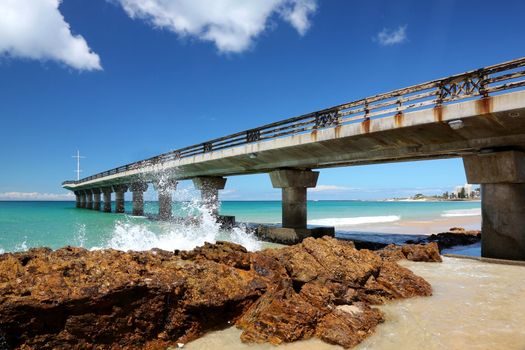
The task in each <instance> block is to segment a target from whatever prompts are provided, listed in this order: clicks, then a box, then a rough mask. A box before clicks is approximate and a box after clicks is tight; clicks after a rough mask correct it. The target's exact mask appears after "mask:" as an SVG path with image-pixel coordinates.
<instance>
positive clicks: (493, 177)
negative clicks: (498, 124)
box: [463, 151, 525, 260]
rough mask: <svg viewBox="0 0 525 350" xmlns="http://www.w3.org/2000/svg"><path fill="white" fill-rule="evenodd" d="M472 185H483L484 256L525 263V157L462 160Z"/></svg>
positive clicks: (502, 155)
mask: <svg viewBox="0 0 525 350" xmlns="http://www.w3.org/2000/svg"><path fill="white" fill-rule="evenodd" d="M463 164H464V166H465V171H466V174H467V180H468V182H469V183H479V184H481V215H482V217H481V219H482V224H481V255H482V256H483V257H488V258H497V259H511V260H525V153H524V152H520V151H503V152H495V153H489V154H482V155H471V156H465V157H463Z"/></svg>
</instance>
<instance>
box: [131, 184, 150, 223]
mask: <svg viewBox="0 0 525 350" xmlns="http://www.w3.org/2000/svg"><path fill="white" fill-rule="evenodd" d="M130 189H131V191H132V196H133V197H132V198H133V212H132V214H133V215H134V216H143V215H144V192H146V191H147V190H148V184H147V183H144V182H135V183H133V184H131V186H130Z"/></svg>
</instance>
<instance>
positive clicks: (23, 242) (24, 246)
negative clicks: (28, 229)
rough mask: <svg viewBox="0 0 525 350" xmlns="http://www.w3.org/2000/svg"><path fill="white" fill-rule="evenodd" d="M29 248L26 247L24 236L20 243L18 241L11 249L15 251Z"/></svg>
mask: <svg viewBox="0 0 525 350" xmlns="http://www.w3.org/2000/svg"><path fill="white" fill-rule="evenodd" d="M28 249H29V248H28V247H27V237H24V240H23V241H22V243H18V244H17V245H16V246H15V248H14V249H13V251H15V252H24V251H26V250H28Z"/></svg>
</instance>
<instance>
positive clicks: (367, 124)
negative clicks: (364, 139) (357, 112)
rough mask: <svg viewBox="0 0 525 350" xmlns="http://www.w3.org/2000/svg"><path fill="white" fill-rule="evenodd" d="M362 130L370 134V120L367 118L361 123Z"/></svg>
mask: <svg viewBox="0 0 525 350" xmlns="http://www.w3.org/2000/svg"><path fill="white" fill-rule="evenodd" d="M361 130H363V132H365V133H366V134H368V133H369V132H370V118H366V119H365V120H363V121H362V122H361Z"/></svg>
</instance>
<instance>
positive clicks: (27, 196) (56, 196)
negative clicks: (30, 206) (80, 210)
mask: <svg viewBox="0 0 525 350" xmlns="http://www.w3.org/2000/svg"><path fill="white" fill-rule="evenodd" d="M74 199H75V196H74V195H73V193H72V192H66V193H41V192H0V200H7V201H69V200H74Z"/></svg>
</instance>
